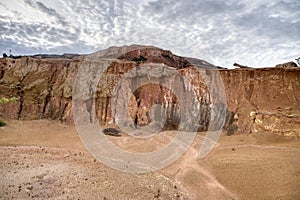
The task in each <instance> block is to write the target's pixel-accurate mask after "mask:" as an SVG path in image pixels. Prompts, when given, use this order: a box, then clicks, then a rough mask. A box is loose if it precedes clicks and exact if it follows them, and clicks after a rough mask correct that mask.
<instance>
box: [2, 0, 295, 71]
mask: <svg viewBox="0 0 300 200" xmlns="http://www.w3.org/2000/svg"><path fill="white" fill-rule="evenodd" d="M299 10H300V2H299V1H296V0H295V1H292V0H291V1H288V0H285V1H278V2H277V1H268V0H255V1H253V0H244V1H237V0H228V1H218V0H201V1H194V0H185V1H175V0H164V1H160V0H152V1H138V0H131V1H126V2H124V1H122V0H114V1H110V0H106V1H96V0H88V1H85V0H76V1H73V0H53V1H47V0H40V1H33V0H16V1H11V0H3V1H2V3H0V27H1V29H0V51H2V52H8V50H9V49H12V52H13V53H14V54H28V53H47V52H49V53H63V52H74V53H89V52H93V51H95V50H97V49H103V48H107V47H109V46H112V45H125V44H132V43H135V44H147V45H154V46H158V47H162V48H166V49H170V50H172V51H173V52H174V53H177V54H179V55H184V56H190V57H191V56H192V57H198V58H201V59H205V60H207V61H209V62H212V63H213V64H216V65H220V66H225V67H231V66H232V64H233V63H234V62H238V63H241V64H245V65H249V66H273V65H275V64H276V63H280V62H285V61H289V60H293V59H295V58H296V57H298V56H300V48H299V46H300V12H299Z"/></svg>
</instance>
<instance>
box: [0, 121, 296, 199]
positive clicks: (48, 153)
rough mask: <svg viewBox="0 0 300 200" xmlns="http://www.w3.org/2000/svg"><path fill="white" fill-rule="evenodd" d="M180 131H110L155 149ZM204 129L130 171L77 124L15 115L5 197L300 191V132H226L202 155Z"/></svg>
mask: <svg viewBox="0 0 300 200" xmlns="http://www.w3.org/2000/svg"><path fill="white" fill-rule="evenodd" d="M173 136H174V132H163V133H161V134H159V135H156V136H155V137H152V138H149V139H147V140H142V139H136V138H132V137H129V136H127V135H125V134H122V137H112V136H109V138H110V139H111V141H113V142H114V143H115V144H117V145H119V146H120V147H122V148H124V149H127V150H129V151H133V152H148V151H153V150H155V149H157V148H160V147H162V146H164V145H165V144H166V143H167V142H169V141H170V139H171V138H172V137H173ZM203 136H204V134H203V133H199V134H198V135H197V138H196V139H195V141H194V143H193V145H192V146H191V148H190V149H189V150H188V151H187V152H186V153H185V154H184V155H183V156H182V157H181V158H180V159H179V160H177V161H176V162H175V163H173V164H172V165H170V166H168V167H166V168H164V169H162V170H159V171H156V172H151V173H145V174H129V173H124V172H120V171H116V170H114V169H111V168H109V167H107V166H105V165H103V164H101V163H99V162H98V161H96V160H95V159H94V158H93V157H92V156H91V155H90V154H89V153H88V152H87V151H86V149H85V148H84V147H83V145H82V144H81V141H80V139H79V137H78V135H77V133H76V130H75V128H74V127H73V126H68V125H64V124H60V123H58V122H55V121H46V120H37V121H10V122H8V126H6V127H0V160H1V162H0V176H1V179H0V199H143V200H145V199H247V200H248V199H255V200H258V199H264V200H266V199H270V200H271V199H272V200H273V199H278V200H279V199H285V200H286V199H295V200H296V199H300V190H299V188H300V140H299V138H291V137H288V138H287V137H281V136H277V135H275V134H272V133H256V134H251V135H234V136H225V135H224V136H223V135H222V136H221V138H220V139H219V141H218V144H217V146H216V148H214V150H213V151H212V152H211V153H210V154H209V156H207V157H206V158H205V159H197V155H198V151H199V149H200V146H201V142H202V140H203Z"/></svg>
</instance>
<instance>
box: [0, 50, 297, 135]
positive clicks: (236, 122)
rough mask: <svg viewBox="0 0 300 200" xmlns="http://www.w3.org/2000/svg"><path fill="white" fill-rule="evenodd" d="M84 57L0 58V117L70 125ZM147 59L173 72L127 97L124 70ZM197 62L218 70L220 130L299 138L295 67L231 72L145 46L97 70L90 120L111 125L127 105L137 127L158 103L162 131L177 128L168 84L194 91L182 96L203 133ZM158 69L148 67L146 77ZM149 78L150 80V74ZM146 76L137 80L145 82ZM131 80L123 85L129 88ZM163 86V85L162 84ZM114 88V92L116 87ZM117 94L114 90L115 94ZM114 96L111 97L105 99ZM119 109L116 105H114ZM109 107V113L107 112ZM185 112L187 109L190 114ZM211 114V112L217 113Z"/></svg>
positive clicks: (205, 121)
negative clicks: (99, 74) (4, 102)
mask: <svg viewBox="0 0 300 200" xmlns="http://www.w3.org/2000/svg"><path fill="white" fill-rule="evenodd" d="M83 59H84V56H82V57H76V58H72V59H67V58H41V59H37V58H30V57H22V58H18V59H12V58H2V59H0V97H12V96H15V97H17V98H18V99H19V100H18V102H17V103H16V104H13V103H9V104H8V105H0V113H1V115H2V116H1V117H2V118H11V119H24V120H32V119H40V118H46V119H55V120H61V121H63V122H69V123H72V89H73V84H74V80H75V78H76V75H77V73H78V69H79V67H80V65H81V63H82V62H83ZM150 63H156V64H158V63H163V64H164V65H166V66H168V67H169V68H168V70H170V71H175V72H176V73H177V75H172V74H171V75H169V76H167V77H166V78H164V79H161V80H158V81H161V82H162V83H164V84H165V86H162V85H160V84H153V83H152V84H146V85H142V86H141V87H139V88H136V90H135V91H131V92H132V95H131V96H130V98H129V100H128V101H127V102H124V99H123V96H122V92H124V91H125V88H124V85H123V86H122V84H120V81H121V80H122V79H123V78H124V75H125V74H126V73H128V72H130V71H133V70H137V69H142V68H143V69H146V68H145V67H147V65H148V64H150ZM201 63H204V64H203V73H204V74H206V75H207V77H212V76H214V75H212V74H214V73H215V72H219V73H220V74H221V77H222V80H221V81H223V83H224V87H225V92H226V98H227V109H226V110H225V111H224V112H226V121H225V126H224V129H225V130H226V131H227V133H228V134H229V135H230V134H233V133H252V132H256V131H273V132H275V133H278V134H283V135H300V106H299V102H300V92H299V91H300V80H299V79H300V69H299V68H296V67H293V68H291V67H286V68H265V69H249V68H245V69H235V70H225V69H216V68H212V67H211V66H210V65H209V64H208V63H205V62H204V61H201V60H195V59H191V58H183V57H179V56H176V55H173V54H172V53H171V52H170V51H165V50H162V49H158V48H154V47H147V48H143V49H134V48H133V49H131V50H130V51H127V52H124V54H122V55H120V56H119V57H118V59H117V60H115V61H113V62H112V64H111V65H110V66H109V68H108V69H107V70H106V71H105V72H104V73H103V74H102V77H101V78H100V81H99V83H98V85H97V90H96V93H95V96H94V99H95V101H94V103H93V101H92V102H91V106H94V108H95V113H96V116H97V119H98V120H99V122H100V123H101V124H113V123H115V116H116V113H117V112H118V110H116V106H114V105H112V102H113V103H115V104H116V105H119V106H120V105H123V104H126V105H127V108H128V112H129V116H130V118H131V120H132V121H133V122H134V123H135V124H136V125H139V126H146V125H147V124H149V123H151V107H152V106H153V105H155V104H160V105H161V106H162V107H163V108H164V109H165V110H166V122H165V125H164V128H165V129H177V128H178V126H179V122H180V119H181V117H182V116H181V115H182V113H180V112H179V107H180V106H182V105H183V103H181V102H180V100H179V98H178V95H179V96H184V95H186V94H187V93H184V92H183V93H182V94H175V93H174V91H173V90H172V89H170V88H174V87H182V88H181V90H179V91H192V93H193V94H194V96H188V95H187V96H185V99H186V100H187V101H190V102H189V103H190V104H191V105H192V106H194V107H197V108H196V110H193V111H189V110H186V111H184V113H183V114H185V113H186V114H193V112H196V111H197V112H198V113H196V114H198V115H199V120H198V122H197V124H196V125H195V126H197V129H198V130H201V131H203V130H207V128H208V126H209V123H210V119H211V117H212V113H211V112H212V110H211V105H212V104H216V105H217V106H221V107H222V104H221V103H220V102H213V101H212V97H211V94H212V92H214V91H210V90H209V87H208V86H207V85H206V82H205V80H204V79H205V78H203V76H201V74H200V73H201V72H199V71H198V70H196V68H195V67H194V64H197V65H198V64H201ZM151 73H154V74H155V73H157V71H155V70H152V71H151V70H150V72H149V74H150V75H151ZM150 78H151V77H150ZM148 79H149V77H147V76H142V77H140V79H139V81H140V82H142V83H143V82H146V81H147V80H148ZM133 81H136V80H132V81H131V82H130V84H132V85H134V84H136V83H134V82H133ZM167 86H170V87H167ZM116 88H117V89H116ZM116 91H117V92H116ZM113 95H115V96H114V98H112V97H113ZM117 108H119V107H117ZM113 109H115V110H113ZM189 112H190V113H189ZM217 117H218V116H217Z"/></svg>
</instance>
